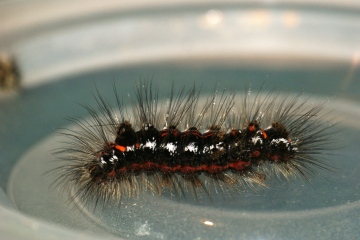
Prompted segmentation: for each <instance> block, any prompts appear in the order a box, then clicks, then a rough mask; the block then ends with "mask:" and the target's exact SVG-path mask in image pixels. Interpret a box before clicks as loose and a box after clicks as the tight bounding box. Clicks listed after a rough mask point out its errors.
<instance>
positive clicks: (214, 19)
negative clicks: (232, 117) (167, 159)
mask: <svg viewBox="0 0 360 240" xmlns="http://www.w3.org/2000/svg"><path fill="white" fill-rule="evenodd" d="M359 13H360V5H359V3H357V2H356V1H345V2H341V3H340V2H339V3H328V2H326V1H315V2H314V1H312V2H311V3H302V2H298V3H296V4H295V3H294V2H292V3H291V4H290V3H288V2H286V1H279V2H276V3H274V2H266V3H264V2H260V1H259V2H257V1H255V2H246V1H243V2H237V3H235V2H232V1H227V2H225V3H224V2H221V3H220V2H216V1H211V2H208V3H206V4H205V3H204V2H202V1H189V2H184V1H173V2H172V3H171V4H170V3H164V2H162V1H159V2H153V1H149V2H147V1H144V2H137V1H135V2H134V1H129V2H126V3H124V2H123V3H121V4H120V3H117V2H115V1H114V2H110V3H106V4H103V5H101V7H99V5H96V4H92V3H89V2H87V1H86V2H85V1H76V2H70V1H69V2H67V3H66V4H64V3H55V2H54V3H43V2H40V1H33V2H6V1H5V2H3V3H1V8H0V29H1V30H0V42H1V45H0V51H1V52H5V53H10V54H12V55H14V56H15V58H16V59H17V60H18V65H19V68H20V70H21V73H22V82H21V86H22V88H21V89H20V90H17V91H16V90H15V91H13V92H0V97H1V98H0V140H1V141H0V184H1V185H0V186H1V188H2V190H1V191H0V222H1V224H0V233H1V236H2V237H4V238H8V239H40V238H49V237H51V238H52V239H64V238H76V239H93V238H94V239H97V238H99V237H100V236H101V237H102V238H104V239H107V238H108V239H117V238H130V239H137V238H148V239H169V238H170V239H183V238H190V239H218V238H226V239H232V238H236V239H237V238H245V239H289V238H291V239H305V238H306V239H318V238H324V239H339V238H346V239H351V238H353V239H356V238H358V237H359V236H360V234H359V233H358V231H357V230H358V222H359V220H360V219H359V216H360V201H359V200H360V191H359V188H360V184H359V181H358V179H359V171H360V162H359V157H358V156H359V155H360V153H359V149H358V147H357V142H359V140H360V139H359V136H360V135H359V129H360V124H359V122H358V119H359V117H360V116H359V115H360V108H359V106H360V105H359V102H360V95H359V94H358V92H359V90H360V81H359V77H360V71H359V64H360V45H359V42H360V14H359ZM141 78H154V80H156V82H157V83H158V84H159V85H160V86H161V87H162V89H164V91H165V92H166V89H167V87H168V86H169V85H170V84H171V82H175V83H176V84H177V85H192V84H193V83H194V82H195V83H199V84H200V83H202V84H203V93H204V95H206V93H207V92H208V91H211V90H213V88H214V86H215V84H218V86H219V87H220V88H222V87H226V88H231V89H234V90H238V91H240V92H241V91H244V86H246V84H247V83H249V82H251V83H252V84H253V85H254V86H255V87H256V86H260V85H261V84H262V83H263V82H264V81H266V83H265V87H264V90H265V91H266V90H267V89H273V88H276V90H277V91H280V92H285V93H288V92H304V93H305V94H306V95H310V96H311V99H320V101H321V100H322V99H326V98H331V99H330V101H329V103H328V104H327V105H326V106H327V108H329V109H334V110H333V114H332V115H330V117H334V119H335V120H337V119H341V122H340V124H339V125H338V126H337V128H338V129H339V130H340V132H341V133H340V134H339V135H338V136H335V137H336V138H338V139H339V150H338V151H337V152H336V154H334V155H332V156H328V161H329V164H331V165H334V166H336V167H338V168H340V169H341V171H339V172H337V173H335V174H331V173H328V174H326V173H323V174H322V175H321V176H316V177H314V178H311V181H312V184H313V187H312V186H311V185H309V184H307V183H306V182H304V181H301V180H294V181H291V182H290V183H289V182H279V181H278V182H277V183H276V184H269V185H270V189H269V190H264V191H259V192H251V191H249V192H245V193H244V194H240V195H239V196H235V197H234V198H233V199H225V200H223V199H222V197H221V195H219V197H218V198H217V199H215V200H214V201H213V202H210V201H206V200H204V201H200V202H196V201H192V200H189V199H188V200H186V201H185V200H176V199H174V198H172V197H171V196H163V197H156V196H148V195H145V196H142V197H140V198H139V199H129V200H127V201H124V203H123V204H122V205H121V207H120V208H119V207H115V206H114V207H109V208H108V209H105V210H100V209H97V210H96V211H95V212H93V211H86V209H82V210H81V209H79V208H76V207H75V208H74V207H73V206H72V205H69V204H68V203H67V202H66V201H67V197H68V196H67V195H66V194H62V195H61V194H59V192H58V191H57V190H52V189H51V188H50V185H51V182H52V181H53V178H54V177H55V176H50V177H45V176H44V172H46V170H48V169H51V168H53V166H54V163H53V162H52V160H53V159H52V157H50V156H49V152H50V151H51V150H52V149H54V148H56V147H57V146H58V144H59V142H58V139H57V138H56V131H57V130H56V129H57V128H62V127H66V126H68V125H69V122H67V121H66V120H65V118H66V117H69V116H79V117H87V116H86V112H85V111H84V110H83V109H82V108H81V107H80V106H79V105H78V104H77V103H76V102H78V103H85V104H89V105H92V104H94V99H93V97H92V94H91V92H92V91H94V90H95V84H96V86H98V88H99V89H100V90H101V92H111V88H112V82H116V83H117V85H118V86H121V87H118V90H119V92H120V94H124V95H125V96H126V95H127V93H129V92H132V91H133V85H134V82H136V81H137V80H139V79H141ZM55 164H56V163H55ZM211 223H212V225H211Z"/></svg>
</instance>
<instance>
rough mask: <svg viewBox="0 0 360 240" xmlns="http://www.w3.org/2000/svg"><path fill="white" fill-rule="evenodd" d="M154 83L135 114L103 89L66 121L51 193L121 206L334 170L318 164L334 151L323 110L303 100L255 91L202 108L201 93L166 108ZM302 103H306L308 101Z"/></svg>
mask: <svg viewBox="0 0 360 240" xmlns="http://www.w3.org/2000/svg"><path fill="white" fill-rule="evenodd" d="M153 85H154V84H153V83H152V81H140V82H138V83H137V85H136V87H135V97H132V98H130V99H131V105H130V107H124V103H123V101H122V99H121V96H119V94H118V92H117V89H116V86H115V84H114V87H113V89H114V93H113V95H114V99H115V101H114V103H111V102H110V101H109V100H108V98H106V97H104V95H103V94H101V93H100V91H99V90H98V89H97V90H96V92H95V93H94V94H93V95H94V98H95V100H96V102H97V106H95V107H92V106H88V105H81V106H82V107H83V108H84V109H85V110H86V111H87V112H88V113H89V115H90V119H85V118H69V120H70V121H71V122H72V123H73V124H74V125H75V126H76V129H67V130H65V131H63V132H61V133H60V134H61V135H63V136H64V137H65V138H66V139H67V141H66V142H64V143H63V146H62V147H61V148H59V149H56V150H55V151H54V154H55V156H56V157H57V159H59V160H61V161H63V163H62V165H61V166H60V167H58V168H56V169H54V170H52V172H56V173H57V174H58V176H57V178H56V180H55V182H54V184H55V185H56V186H62V188H63V189H66V188H69V187H71V188H73V189H74V193H73V196H72V197H71V200H74V199H75V198H76V199H79V200H80V201H81V202H83V203H89V202H95V204H98V203H100V202H102V203H103V204H106V203H108V202H117V203H121V200H122V198H124V197H126V198H131V197H137V196H139V194H141V193H143V192H151V193H153V194H156V195H162V194H163V193H164V191H169V192H171V193H172V194H173V195H175V196H177V197H181V196H184V195H185V194H186V193H187V192H191V193H192V195H193V196H195V198H197V197H198V195H199V194H200V193H205V194H206V195H207V196H209V197H210V198H211V195H212V194H213V193H214V192H216V193H218V192H219V191H221V192H232V191H235V192H241V191H244V189H246V188H248V187H250V188H254V189H256V187H257V186H259V187H263V186H266V178H267V177H269V176H271V175H272V172H273V173H275V175H276V176H277V177H279V178H286V179H289V178H290V177H293V176H295V177H296V176H301V177H302V178H304V179H305V180H307V181H309V179H308V176H309V175H311V174H314V173H317V171H318V170H321V169H323V170H330V171H331V168H332V167H331V166H329V165H327V164H326V162H324V161H323V160H322V158H321V156H322V154H324V152H326V151H327V150H329V143H331V141H332V140H331V139H332V138H331V131H329V129H331V127H332V126H331V124H322V122H323V120H324V119H323V118H324V116H325V115H326V114H323V113H322V110H323V105H324V103H320V104H310V106H309V104H308V99H307V98H305V97H303V96H302V94H297V95H293V96H292V95H286V96H282V95H280V94H277V93H275V91H269V92H267V93H266V94H265V95H264V94H260V90H259V92H258V93H257V94H255V95H254V96H253V94H252V93H251V88H249V89H248V91H247V92H246V93H245V94H244V96H242V97H241V96H239V95H238V94H237V93H236V92H228V91H226V90H224V91H218V90H215V91H214V92H213V94H211V95H210V96H209V97H207V98H206V99H205V100H204V101H202V100H201V88H197V87H196V86H195V85H194V86H193V87H191V88H189V89H188V90H187V89H186V88H184V87H183V88H181V89H179V90H175V87H174V85H173V86H172V88H171V89H170V93H169V95H168V98H167V100H166V101H161V100H160V97H159V90H158V88H155V87H154V86H153ZM303 98H304V99H303Z"/></svg>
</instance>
